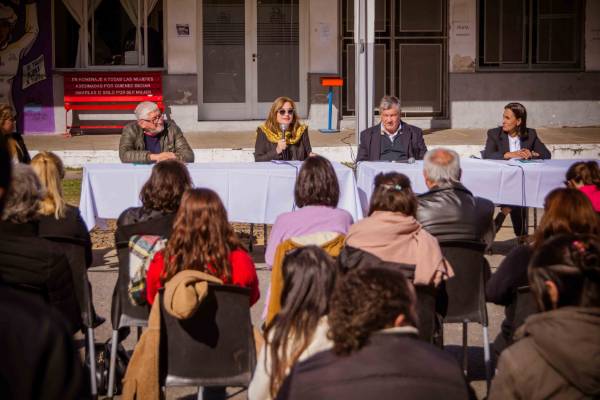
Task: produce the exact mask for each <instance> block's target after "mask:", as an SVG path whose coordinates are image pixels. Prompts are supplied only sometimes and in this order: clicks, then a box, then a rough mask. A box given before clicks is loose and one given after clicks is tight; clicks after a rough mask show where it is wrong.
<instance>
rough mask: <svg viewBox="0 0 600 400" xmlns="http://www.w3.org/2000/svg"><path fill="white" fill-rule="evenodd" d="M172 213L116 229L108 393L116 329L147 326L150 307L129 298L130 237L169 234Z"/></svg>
mask: <svg viewBox="0 0 600 400" xmlns="http://www.w3.org/2000/svg"><path fill="white" fill-rule="evenodd" d="M173 218H174V215H173V214H169V215H166V216H164V217H161V218H156V219H152V220H149V221H144V222H140V223H137V224H131V225H124V226H120V227H118V228H117V230H116V232H115V245H116V248H117V257H118V259H119V276H118V278H117V282H116V283H115V288H114V290H113V296H112V304H111V310H110V313H111V322H112V327H113V331H112V339H111V352H110V368H109V372H108V389H107V396H108V397H111V396H112V395H113V392H114V387H115V365H116V358H117V350H118V344H119V329H121V328H124V327H130V326H134V327H137V328H138V339H139V336H140V331H139V330H140V329H141V328H142V327H145V326H148V315H149V313H150V310H149V308H148V307H147V306H135V305H133V304H131V302H130V301H129V298H128V286H129V238H131V236H133V235H157V236H163V237H169V236H170V235H171V230H172V224H173Z"/></svg>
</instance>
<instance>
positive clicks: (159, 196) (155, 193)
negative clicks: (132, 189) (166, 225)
mask: <svg viewBox="0 0 600 400" xmlns="http://www.w3.org/2000/svg"><path fill="white" fill-rule="evenodd" d="M191 186H192V178H190V173H189V172H188V169H187V168H186V166H185V164H183V163H182V162H180V161H177V160H167V161H163V162H160V163H158V164H156V165H155V166H154V167H152V173H151V174H150V178H148V180H147V181H146V183H145V184H144V186H142V190H141V191H140V201H141V202H142V206H141V207H130V208H128V209H126V210H125V211H123V212H122V213H121V215H120V216H119V219H118V220H117V226H124V225H131V224H137V223H140V222H146V221H150V220H153V219H156V218H162V217H167V216H174V215H175V213H176V212H177V209H178V208H179V203H180V202H181V196H183V193H184V192H185V191H186V190H187V189H189V188H190V187H191Z"/></svg>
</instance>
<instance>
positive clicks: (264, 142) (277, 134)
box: [254, 97, 312, 161]
mask: <svg viewBox="0 0 600 400" xmlns="http://www.w3.org/2000/svg"><path fill="white" fill-rule="evenodd" d="M284 136H285V139H284ZM311 154H312V147H311V146H310V138H309V137H308V126H306V125H303V124H302V123H300V118H299V117H298V111H297V110H296V104H295V103H294V100H292V99H290V98H289V97H278V98H277V99H275V101H274V102H273V104H272V105H271V110H270V111H269V115H268V117H267V120H266V121H265V122H264V123H263V124H262V125H261V126H259V127H258V128H257V129H256V143H255V144H254V161H271V160H298V161H304V160H305V159H306V158H307V157H308V156H310V155H311Z"/></svg>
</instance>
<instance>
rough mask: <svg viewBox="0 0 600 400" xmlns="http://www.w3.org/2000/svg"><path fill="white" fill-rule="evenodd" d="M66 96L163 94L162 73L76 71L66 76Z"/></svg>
mask: <svg viewBox="0 0 600 400" xmlns="http://www.w3.org/2000/svg"><path fill="white" fill-rule="evenodd" d="M64 86H65V94H64V95H65V96H148V95H151V96H156V95H162V75H161V72H160V71H152V72H105V71H98V72H75V73H67V74H65V76H64Z"/></svg>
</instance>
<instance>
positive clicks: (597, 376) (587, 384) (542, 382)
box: [489, 307, 600, 400]
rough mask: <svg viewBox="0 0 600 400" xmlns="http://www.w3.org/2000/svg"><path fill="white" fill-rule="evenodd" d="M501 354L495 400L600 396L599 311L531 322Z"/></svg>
mask: <svg viewBox="0 0 600 400" xmlns="http://www.w3.org/2000/svg"><path fill="white" fill-rule="evenodd" d="M516 337H517V339H520V340H518V341H517V342H516V343H515V344H513V345H512V346H510V347H509V348H507V349H506V350H504V352H502V354H501V356H500V360H499V363H498V368H497V372H496V377H495V378H494V381H493V382H492V388H491V391H490V396H489V399H490V400H499V399H502V400H504V399H528V400H537V399H539V400H541V399H561V400H563V399H598V398H600V308H583V307H563V308H559V309H557V310H553V311H548V312H543V313H540V314H535V315H532V316H530V317H529V318H527V320H526V321H525V324H524V325H523V326H522V327H521V328H520V329H519V330H517V334H516Z"/></svg>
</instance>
